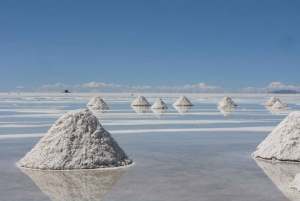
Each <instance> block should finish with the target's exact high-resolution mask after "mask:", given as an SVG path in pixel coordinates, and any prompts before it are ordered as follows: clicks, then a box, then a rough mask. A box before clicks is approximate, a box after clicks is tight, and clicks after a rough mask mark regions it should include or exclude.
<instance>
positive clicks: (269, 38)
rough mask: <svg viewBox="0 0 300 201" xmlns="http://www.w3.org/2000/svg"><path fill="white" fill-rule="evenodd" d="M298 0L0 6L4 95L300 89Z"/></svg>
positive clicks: (113, 0)
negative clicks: (119, 89)
mask: <svg viewBox="0 0 300 201" xmlns="http://www.w3.org/2000/svg"><path fill="white" fill-rule="evenodd" d="M299 11H300V1H299V0H289V1H284V0H280V1H279V0H235V1H232V0H226V1H224V0H210V1H201V0H189V1H183V0H180V1H178V0H172V1H171V0H169V1H164V0H159V1H158V0H152V1H141V0H131V1H124V0H118V1H117V0H110V1H76V0H73V1H55V0H54V1H44V0H41V1H33V0H27V1H22V0H19V1H15V0H2V1H1V2H0V70H1V74H0V80H1V85H0V91H2V92H5V91H11V90H14V89H15V88H16V87H17V86H19V89H21V88H22V87H23V86H24V88H28V89H29V88H31V89H36V88H39V87H41V86H43V85H55V84H57V83H61V84H63V85H66V86H69V87H72V86H74V85H83V84H86V83H91V82H96V83H106V84H114V85H122V86H129V87H132V86H152V87H157V86H169V87H171V86H185V85H192V86H194V85H198V84H199V83H205V84H206V85H209V86H217V87H221V88H231V89H233V90H234V89H241V88H247V87H254V88H260V87H266V86H268V85H269V84H270V83H272V82H281V83H283V84H285V85H291V86H299V85H300V83H299V78H298V76H299V74H300V65H299V64H300V39H299V36H300V12H299Z"/></svg>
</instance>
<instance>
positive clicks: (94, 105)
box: [87, 96, 109, 110]
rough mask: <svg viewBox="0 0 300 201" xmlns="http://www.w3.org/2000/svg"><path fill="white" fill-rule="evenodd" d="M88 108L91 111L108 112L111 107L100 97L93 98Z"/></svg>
mask: <svg viewBox="0 0 300 201" xmlns="http://www.w3.org/2000/svg"><path fill="white" fill-rule="evenodd" d="M87 106H88V108H89V109H91V110H108V109H109V107H108V106H107V104H106V103H105V102H104V100H102V98H100V97H96V96H95V97H93V98H92V99H91V100H90V102H89V103H88V104H87Z"/></svg>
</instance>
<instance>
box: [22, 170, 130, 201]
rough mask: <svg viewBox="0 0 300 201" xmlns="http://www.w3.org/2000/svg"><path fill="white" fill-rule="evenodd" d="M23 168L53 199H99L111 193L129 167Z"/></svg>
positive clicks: (58, 200) (61, 200) (93, 200)
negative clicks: (49, 169) (61, 169)
mask: <svg viewBox="0 0 300 201" xmlns="http://www.w3.org/2000/svg"><path fill="white" fill-rule="evenodd" d="M21 170H22V172H24V173H25V174H26V175H27V176H29V178H30V179H31V180H32V181H34V182H35V184H36V185H37V186H38V187H39V188H40V189H41V190H42V191H43V193H44V194H46V195H47V196H49V198H50V199H51V200H53V201H65V200H76V201H79V200H85V201H86V200H89V201H96V200H97V201H99V200H102V199H103V198H104V197H105V196H106V195H108V194H109V192H110V191H111V189H112V188H113V187H114V186H115V185H116V184H117V182H118V180H119V179H120V178H121V177H122V175H123V174H124V173H125V172H126V170H127V168H118V169H112V170H72V171H43V170H32V169H23V168H21Z"/></svg>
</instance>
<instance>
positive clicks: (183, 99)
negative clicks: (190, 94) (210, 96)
mask: <svg viewBox="0 0 300 201" xmlns="http://www.w3.org/2000/svg"><path fill="white" fill-rule="evenodd" d="M173 106H193V104H192V103H191V101H189V99H187V97H185V96H180V98H179V99H178V100H177V101H176V102H175V103H173Z"/></svg>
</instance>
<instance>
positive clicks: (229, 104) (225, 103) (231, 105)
mask: <svg viewBox="0 0 300 201" xmlns="http://www.w3.org/2000/svg"><path fill="white" fill-rule="evenodd" d="M236 106H237V104H236V103H235V102H233V100H231V98H229V97H224V98H223V99H222V100H221V101H220V102H219V103H218V108H219V109H220V110H225V111H226V110H228V111H230V110H232V109H233V110H234V109H235V108H236Z"/></svg>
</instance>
